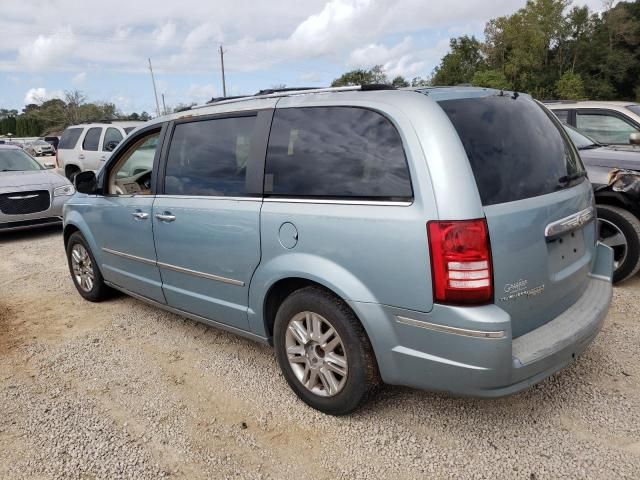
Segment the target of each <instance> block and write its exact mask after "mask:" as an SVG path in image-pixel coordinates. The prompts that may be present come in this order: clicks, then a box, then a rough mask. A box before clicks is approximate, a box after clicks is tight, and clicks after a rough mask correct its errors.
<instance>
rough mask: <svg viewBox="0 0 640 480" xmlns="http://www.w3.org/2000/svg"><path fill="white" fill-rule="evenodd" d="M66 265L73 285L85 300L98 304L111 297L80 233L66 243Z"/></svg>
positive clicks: (74, 234) (76, 233) (73, 235)
mask: <svg viewBox="0 0 640 480" xmlns="http://www.w3.org/2000/svg"><path fill="white" fill-rule="evenodd" d="M67 263H68V264H69V272H70V273H71V278H72V279H73V284H74V285H75V287H76V290H78V293H79V294H80V295H81V296H82V298H84V299H85V300H89V301H90V302H100V301H102V300H105V299H106V298H108V297H109V296H110V295H111V289H110V288H109V287H108V286H107V285H106V284H105V283H104V279H103V278H102V273H100V269H99V268H98V263H97V262H96V259H95V257H94V256H93V254H92V253H91V249H90V248H89V245H88V244H87V241H86V240H85V239H84V237H83V236H82V234H81V233H80V232H74V233H73V234H72V235H71V236H70V237H69V241H68V242H67Z"/></svg>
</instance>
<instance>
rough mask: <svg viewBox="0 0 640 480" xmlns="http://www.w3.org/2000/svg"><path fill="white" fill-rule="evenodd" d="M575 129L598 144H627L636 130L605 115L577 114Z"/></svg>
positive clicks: (619, 119) (617, 118)
mask: <svg viewBox="0 0 640 480" xmlns="http://www.w3.org/2000/svg"><path fill="white" fill-rule="evenodd" d="M576 127H577V128H578V130H581V131H582V132H584V133H585V135H588V136H590V137H592V138H593V139H595V140H597V141H598V142H600V143H607V144H608V143H617V144H624V143H629V135H631V134H632V133H636V132H637V131H638V129H637V128H635V127H633V126H632V125H631V124H629V123H627V122H626V121H624V120H623V119H621V118H619V117H614V116H613V115H607V114H605V113H602V114H600V113H580V112H577V116H576Z"/></svg>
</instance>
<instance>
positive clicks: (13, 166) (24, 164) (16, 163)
mask: <svg viewBox="0 0 640 480" xmlns="http://www.w3.org/2000/svg"><path fill="white" fill-rule="evenodd" d="M29 170H42V167H41V166H40V164H39V163H38V162H36V161H35V160H34V159H33V158H31V157H30V156H29V155H27V154H26V153H24V152H23V151H22V150H18V149H15V150H14V149H12V148H11V149H6V150H5V149H4V148H3V149H0V172H24V171H29Z"/></svg>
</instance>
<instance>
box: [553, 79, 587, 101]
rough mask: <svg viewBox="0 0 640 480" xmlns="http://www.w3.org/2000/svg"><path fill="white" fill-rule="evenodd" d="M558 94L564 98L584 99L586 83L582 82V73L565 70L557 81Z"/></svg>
mask: <svg viewBox="0 0 640 480" xmlns="http://www.w3.org/2000/svg"><path fill="white" fill-rule="evenodd" d="M556 96H557V97H558V98H560V99H563V100H582V99H584V98H585V90H584V83H583V82H582V78H581V77H580V75H578V74H575V73H571V72H565V73H564V74H563V75H562V76H561V77H560V79H559V80H558V81H557V82H556Z"/></svg>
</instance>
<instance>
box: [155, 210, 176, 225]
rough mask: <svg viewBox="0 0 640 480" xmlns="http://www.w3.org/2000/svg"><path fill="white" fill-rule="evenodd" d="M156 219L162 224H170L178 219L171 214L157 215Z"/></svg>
mask: <svg viewBox="0 0 640 480" xmlns="http://www.w3.org/2000/svg"><path fill="white" fill-rule="evenodd" d="M156 218H157V219H158V220H160V221H161V222H166V223H169V222H173V221H174V220H175V219H176V216H175V215H171V213H169V212H164V213H156Z"/></svg>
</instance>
